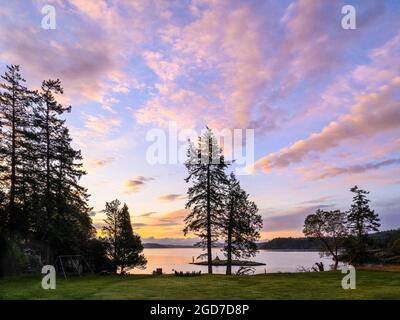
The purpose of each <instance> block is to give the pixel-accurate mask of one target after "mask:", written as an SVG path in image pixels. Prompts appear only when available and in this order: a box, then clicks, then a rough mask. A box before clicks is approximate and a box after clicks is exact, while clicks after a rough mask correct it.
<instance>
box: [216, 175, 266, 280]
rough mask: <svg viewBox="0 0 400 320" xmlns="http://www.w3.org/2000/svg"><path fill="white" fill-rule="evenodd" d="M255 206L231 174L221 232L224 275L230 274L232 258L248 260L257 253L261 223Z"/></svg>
mask: <svg viewBox="0 0 400 320" xmlns="http://www.w3.org/2000/svg"><path fill="white" fill-rule="evenodd" d="M257 212H258V208H257V206H256V204H255V203H254V202H252V201H250V200H249V195H248V194H247V193H246V192H245V191H244V190H243V189H242V188H241V186H240V183H239V181H238V180H237V179H236V177H235V175H234V174H233V173H231V174H230V176H229V182H228V189H227V194H226V206H225V216H224V219H223V221H224V222H223V231H224V237H225V247H224V249H223V250H224V251H225V254H226V256H227V266H226V274H232V257H236V258H249V257H252V256H254V255H255V254H256V253H257V244H256V240H257V239H259V238H260V233H259V230H260V229H261V228H262V225H263V221H262V218H261V215H259V214H257Z"/></svg>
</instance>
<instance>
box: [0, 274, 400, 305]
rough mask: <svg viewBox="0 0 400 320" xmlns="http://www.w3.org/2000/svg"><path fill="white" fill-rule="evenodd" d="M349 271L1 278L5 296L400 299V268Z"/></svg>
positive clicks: (1, 292) (1, 296)
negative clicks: (351, 281) (45, 283)
mask: <svg viewBox="0 0 400 320" xmlns="http://www.w3.org/2000/svg"><path fill="white" fill-rule="evenodd" d="M342 277H343V274H341V273H340V272H322V273H276V274H267V275H256V276H242V277H238V276H225V275H202V276H199V277H187V278H185V277H175V276H172V275H171V276H170V275H167V276H150V275H131V276H124V277H121V276H102V277H101V276H85V277H81V278H79V277H75V278H71V279H68V280H64V279H60V278H59V279H57V289H55V290H43V289H42V288H41V279H40V278H39V277H19V278H7V279H2V280H0V299H171V300H172V299H400V272H385V271H373V270H361V271H358V272H357V288H356V289H355V290H344V289H342V287H341V279H342Z"/></svg>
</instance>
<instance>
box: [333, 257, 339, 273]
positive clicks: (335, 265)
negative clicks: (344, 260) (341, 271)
mask: <svg viewBox="0 0 400 320" xmlns="http://www.w3.org/2000/svg"><path fill="white" fill-rule="evenodd" d="M333 260H334V261H335V264H334V266H333V270H334V271H336V270H337V268H338V264H339V259H338V257H333Z"/></svg>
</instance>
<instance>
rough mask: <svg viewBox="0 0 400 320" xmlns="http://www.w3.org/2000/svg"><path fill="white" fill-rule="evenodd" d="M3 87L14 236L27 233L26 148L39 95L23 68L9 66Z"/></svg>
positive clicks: (5, 174) (0, 103) (1, 113)
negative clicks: (24, 207)
mask: <svg viewBox="0 0 400 320" xmlns="http://www.w3.org/2000/svg"><path fill="white" fill-rule="evenodd" d="M1 78H2V79H3V82H2V83H1V84H0V88H1V91H0V124H1V125H0V127H1V130H0V134H1V137H0V141H1V147H0V151H1V159H0V162H1V168H0V170H1V171H0V178H1V183H2V185H3V186H4V187H5V189H6V190H7V192H8V203H7V206H6V217H5V223H6V225H7V232H9V235H10V236H11V237H14V236H15V234H16V233H23V232H24V231H25V230H21V229H23V228H22V226H23V225H25V223H24V218H23V217H22V214H23V212H22V203H23V200H24V196H25V195H26V188H25V187H26V185H25V181H24V179H23V178H24V177H23V172H24V171H23V169H22V168H23V165H24V160H25V159H24V155H25V153H24V149H25V147H26V145H29V141H28V140H29V135H28V129H29V128H30V123H29V117H30V115H31V110H30V107H31V104H32V102H33V101H34V99H35V93H34V92H32V91H29V90H28V89H27V87H26V86H25V85H24V83H25V79H23V77H22V76H21V74H20V69H19V66H17V65H11V66H7V70H6V72H5V73H4V75H2V76H1Z"/></svg>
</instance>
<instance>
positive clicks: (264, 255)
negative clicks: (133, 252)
mask: <svg viewBox="0 0 400 320" xmlns="http://www.w3.org/2000/svg"><path fill="white" fill-rule="evenodd" d="M201 253H202V250H201V249H200V248H172V249H156V248H151V249H150V248H148V249H144V254H145V256H146V258H147V260H148V262H147V267H146V269H144V270H139V269H134V270H132V271H131V273H135V274H149V273H152V272H153V270H155V269H156V268H162V269H163V273H173V270H176V271H184V272H186V271H200V270H201V272H202V273H206V272H207V266H199V265H193V264H190V262H192V259H193V258H194V259H196V257H197V256H199V255H200V254H201ZM216 256H218V257H219V258H221V259H222V258H223V257H224V255H223V253H222V252H221V251H220V250H219V249H214V251H213V258H215V257H216ZM252 260H254V261H257V262H263V263H266V266H256V267H254V268H255V269H256V272H255V273H264V272H267V273H275V272H297V271H298V268H299V267H301V266H302V267H305V268H310V267H311V266H312V265H313V264H314V263H315V262H319V261H322V262H323V263H324V266H325V269H326V270H327V269H329V266H330V265H331V264H332V260H330V259H327V258H321V257H320V255H319V253H318V252H310V251H307V252H299V251H267V250H260V251H259V253H258V254H257V256H256V257H255V258H253V259H252ZM238 269H239V267H233V268H232V271H233V272H236V271H237V270H238ZM225 271H226V267H224V266H219V267H213V272H214V273H225Z"/></svg>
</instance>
